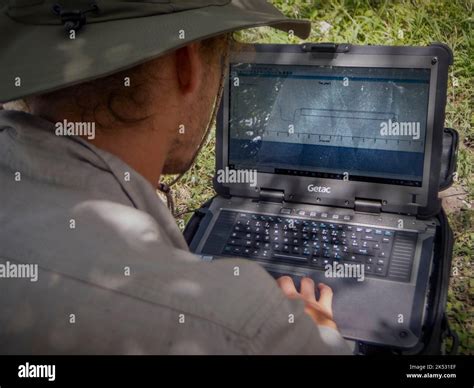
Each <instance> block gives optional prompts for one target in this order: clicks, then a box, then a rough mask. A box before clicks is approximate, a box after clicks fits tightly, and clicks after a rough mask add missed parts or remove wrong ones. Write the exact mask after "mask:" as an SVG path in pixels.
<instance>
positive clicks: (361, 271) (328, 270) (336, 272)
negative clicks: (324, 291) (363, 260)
mask: <svg viewBox="0 0 474 388" xmlns="http://www.w3.org/2000/svg"><path fill="white" fill-rule="evenodd" d="M324 276H326V277H327V278H336V279H337V278H355V279H357V281H358V282H363V281H364V279H365V268H364V265H363V264H348V263H344V264H340V263H337V262H335V261H334V262H333V263H332V265H331V264H326V265H325V267H324Z"/></svg>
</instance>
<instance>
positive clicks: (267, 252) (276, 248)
mask: <svg viewBox="0 0 474 388" xmlns="http://www.w3.org/2000/svg"><path fill="white" fill-rule="evenodd" d="M396 232H397V231H395V230H391V229H385V228H374V227H364V226H360V225H355V224H350V223H343V222H334V221H332V220H327V221H322V220H314V219H301V218H293V217H286V216H269V215H262V214H250V213H238V214H237V215H236V217H235V222H234V223H233V226H232V228H231V233H230V235H229V237H228V239H227V241H226V243H225V245H224V248H223V250H222V253H221V254H222V255H225V256H241V257H247V258H251V259H257V260H263V261H268V262H274V263H284V264H290V265H291V264H292V265H297V266H303V267H310V268H314V269H321V270H324V268H325V266H326V265H327V264H330V265H333V263H334V262H336V263H341V264H344V263H356V264H362V265H364V270H365V275H366V276H374V277H387V274H388V268H389V261H390V254H391V251H392V246H393V241H394V236H395V233H396ZM410 265H411V264H410Z"/></svg>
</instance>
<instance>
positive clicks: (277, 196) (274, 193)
mask: <svg viewBox="0 0 474 388" xmlns="http://www.w3.org/2000/svg"><path fill="white" fill-rule="evenodd" d="M258 200H259V201H264V202H278V203H282V202H283V201H284V200H285V192H284V191H283V190H274V189H260V195H259V198H258Z"/></svg>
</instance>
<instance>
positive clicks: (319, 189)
mask: <svg viewBox="0 0 474 388" xmlns="http://www.w3.org/2000/svg"><path fill="white" fill-rule="evenodd" d="M308 191H309V192H310V193H324V194H331V188H330V187H329V186H315V185H309V186H308Z"/></svg>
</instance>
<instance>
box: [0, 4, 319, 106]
mask: <svg viewBox="0 0 474 388" xmlns="http://www.w3.org/2000/svg"><path fill="white" fill-rule="evenodd" d="M0 6H1V11H0V102H7V101H12V100H15V99H18V98H22V97H25V96H29V95H34V94H40V93H44V92H48V91H53V90H56V89H60V88H63V87H66V86H70V85H73V84H77V83H80V82H84V81H89V80H92V79H95V78H99V77H103V76H107V75H109V74H112V73H115V72H117V71H121V70H125V69H127V68H129V67H132V66H135V65H138V64H140V63H143V62H145V61H147V60H150V59H153V58H156V57H158V56H160V55H163V54H164V53H166V52H169V51H172V50H175V49H177V48H179V47H181V46H184V45H187V44H189V43H191V42H193V41H197V40H202V39H206V38H209V37H213V36H216V35H219V34H222V33H226V32H232V31H236V30H241V29H246V28H252V27H258V26H272V27H275V28H278V29H280V30H284V31H288V32H289V31H291V30H292V31H293V32H294V34H295V35H296V36H298V37H300V38H303V39H305V38H307V37H308V35H309V33H310V29H311V26H310V23H309V22H308V21H305V20H294V19H289V18H287V17H285V16H284V15H283V14H282V13H281V12H280V11H279V10H278V9H276V8H275V7H274V6H273V5H271V4H269V3H267V2H266V1H265V0H169V1H167V0H148V1H136V0H128V1H125V0H96V1H93V2H91V1H86V0H56V1H53V0H0ZM72 31H73V32H72ZM71 38H74V39H71Z"/></svg>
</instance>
